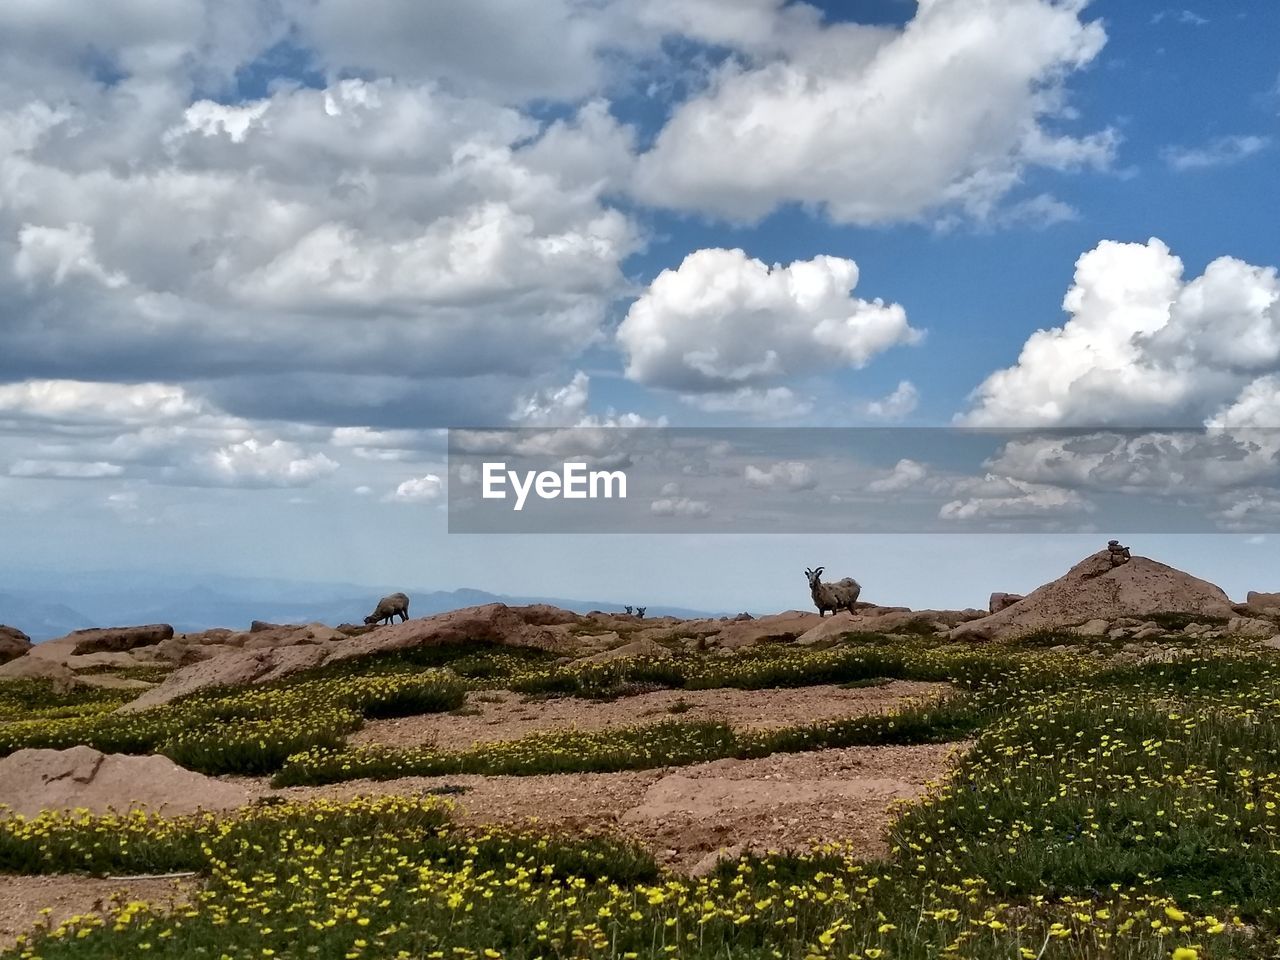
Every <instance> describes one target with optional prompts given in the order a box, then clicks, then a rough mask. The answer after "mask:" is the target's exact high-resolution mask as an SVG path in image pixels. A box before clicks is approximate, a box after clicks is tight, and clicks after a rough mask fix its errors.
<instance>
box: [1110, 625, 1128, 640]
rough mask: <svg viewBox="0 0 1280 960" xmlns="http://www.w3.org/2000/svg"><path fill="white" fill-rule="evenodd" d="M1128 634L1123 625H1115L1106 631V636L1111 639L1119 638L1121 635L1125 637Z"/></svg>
mask: <svg viewBox="0 0 1280 960" xmlns="http://www.w3.org/2000/svg"><path fill="white" fill-rule="evenodd" d="M1128 635H1129V631H1128V630H1126V629H1125V628H1124V627H1116V628H1115V629H1114V630H1108V631H1107V636H1108V637H1110V638H1111V639H1112V640H1119V639H1121V638H1122V637H1127V636H1128Z"/></svg>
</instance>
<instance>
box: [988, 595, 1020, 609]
mask: <svg viewBox="0 0 1280 960" xmlns="http://www.w3.org/2000/svg"><path fill="white" fill-rule="evenodd" d="M1025 599H1026V597H1024V596H1023V595H1022V594H1020V593H993V594H992V595H991V599H989V600H988V601H987V613H999V612H1000V611H1001V610H1003V609H1004V608H1005V607H1012V606H1013V605H1014V604H1015V603H1017V602H1018V601H1020V600H1025Z"/></svg>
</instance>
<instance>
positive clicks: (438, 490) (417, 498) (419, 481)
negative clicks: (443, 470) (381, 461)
mask: <svg viewBox="0 0 1280 960" xmlns="http://www.w3.org/2000/svg"><path fill="white" fill-rule="evenodd" d="M443 492H444V481H443V480H441V479H440V478H439V477H438V476H436V475H435V474H434V473H429V474H427V475H426V476H425V477H411V478H410V479H408V480H405V481H404V482H403V483H401V484H400V485H399V486H397V487H396V488H395V490H393V491H391V493H389V494H387V495H386V497H384V498H383V499H385V500H387V501H388V502H390V503H429V502H431V501H432V500H438V499H440V495H441V494H442V493H443Z"/></svg>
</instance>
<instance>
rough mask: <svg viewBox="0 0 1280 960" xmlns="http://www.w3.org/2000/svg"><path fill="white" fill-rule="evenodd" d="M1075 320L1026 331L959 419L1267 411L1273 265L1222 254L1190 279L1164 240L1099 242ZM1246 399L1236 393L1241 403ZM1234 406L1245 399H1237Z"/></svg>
mask: <svg viewBox="0 0 1280 960" xmlns="http://www.w3.org/2000/svg"><path fill="white" fill-rule="evenodd" d="M1063 309H1064V310H1066V312H1067V313H1068V314H1070V317H1071V318H1070V319H1069V320H1068V321H1067V322H1066V323H1065V324H1064V325H1063V326H1061V327H1055V328H1053V329H1049V330H1039V331H1037V332H1036V333H1034V334H1032V335H1031V337H1030V338H1028V340H1027V342H1026V343H1025V344H1024V345H1023V347H1022V351H1021V353H1020V355H1019V357H1018V362H1017V363H1016V364H1015V365H1014V366H1012V367H1010V368H1008V369H1005V370H1000V371H997V372H996V373H993V374H992V375H991V376H989V377H988V378H987V379H986V380H985V381H984V382H983V383H982V384H981V386H979V387H978V389H977V390H976V391H975V393H974V397H973V407H972V409H970V410H969V411H968V412H966V413H965V414H963V415H961V416H959V417H958V418H957V420H958V421H959V422H961V423H963V424H967V425H972V426H995V427H1015V426H1054V425H1099V426H1103V425H1108V426H1110V425H1143V424H1151V425H1164V424H1170V423H1181V424H1183V425H1188V424H1193V423H1199V422H1201V421H1203V420H1205V419H1206V418H1209V417H1213V415H1214V414H1215V413H1216V414H1217V416H1216V417H1215V418H1214V419H1215V422H1220V423H1224V424H1229V423H1230V418H1231V417H1232V416H1233V412H1237V413H1239V414H1240V415H1242V416H1246V415H1247V416H1248V418H1249V419H1250V421H1251V422H1252V424H1253V425H1262V423H1261V422H1260V421H1262V420H1265V419H1268V417H1269V423H1270V425H1273V426H1274V425H1280V409H1275V408H1273V409H1272V412H1271V413H1270V414H1267V413H1266V411H1265V409H1264V408H1265V405H1266V398H1267V397H1274V395H1275V394H1274V391H1271V390H1270V389H1269V384H1270V383H1271V381H1269V380H1266V379H1261V378H1265V377H1268V376H1269V375H1271V374H1272V373H1273V372H1274V371H1275V370H1276V369H1277V368H1280V279H1278V278H1277V274H1276V269H1275V268H1274V267H1258V266H1253V265H1250V264H1247V263H1244V262H1243V261H1240V260H1237V259H1235V258H1232V257H1221V258H1219V259H1217V260H1214V261H1213V262H1212V263H1210V264H1209V266H1208V267H1206V268H1205V271H1204V273H1203V274H1202V275H1201V276H1199V277H1196V278H1194V279H1192V280H1189V281H1188V280H1185V279H1184V278H1183V266H1182V261H1181V260H1179V259H1178V258H1177V257H1176V256H1174V255H1173V254H1172V253H1171V252H1170V251H1169V248H1168V247H1167V246H1165V244H1163V243H1162V242H1161V241H1159V240H1157V239H1154V238H1153V239H1151V240H1149V241H1148V242H1147V243H1146V244H1139V243H1116V242H1113V241H1103V242H1102V243H1100V244H1098V246H1097V247H1095V248H1094V249H1093V250H1090V251H1089V252H1087V253H1085V254H1084V255H1083V256H1081V257H1080V259H1079V260H1078V261H1077V262H1076V273H1075V282H1074V283H1073V285H1072V287H1071V289H1070V290H1069V291H1068V292H1067V295H1066V298H1065V299H1064V300H1063ZM1237 398H1238V400H1237ZM1235 403H1238V404H1239V406H1236V405H1235Z"/></svg>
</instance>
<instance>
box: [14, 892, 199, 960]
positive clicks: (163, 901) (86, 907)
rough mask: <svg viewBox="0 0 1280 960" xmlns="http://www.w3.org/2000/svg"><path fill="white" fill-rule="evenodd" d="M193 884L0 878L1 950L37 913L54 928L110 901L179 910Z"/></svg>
mask: <svg viewBox="0 0 1280 960" xmlns="http://www.w3.org/2000/svg"><path fill="white" fill-rule="evenodd" d="M192 883H193V881H192V880H189V879H182V880H101V879H97V878H94V877H80V876H41V877H30V876H14V875H10V874H0V950H7V949H8V948H9V947H11V946H13V944H14V941H15V939H16V938H17V937H18V936H19V935H20V934H24V933H29V932H30V930H31V928H32V926H33V925H34V924H36V923H39V922H41V920H42V917H41V914H40V911H41V909H42V908H45V907H48V908H51V909H52V913H51V914H50V915H49V923H50V924H51V925H52V926H55V927H56V926H57V925H58V924H59V923H61V922H62V921H64V920H67V919H69V918H70V917H73V916H77V915H84V914H90V913H102V912H104V911H106V910H108V909H110V907H111V905H112V901H113V898H117V899H118V900H119V902H120V903H127V902H128V901H130V900H146V901H148V902H150V903H156V904H160V905H167V906H169V907H174V906H179V905H181V904H183V903H185V902H187V900H188V898H189V896H190V893H191V890H192Z"/></svg>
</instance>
